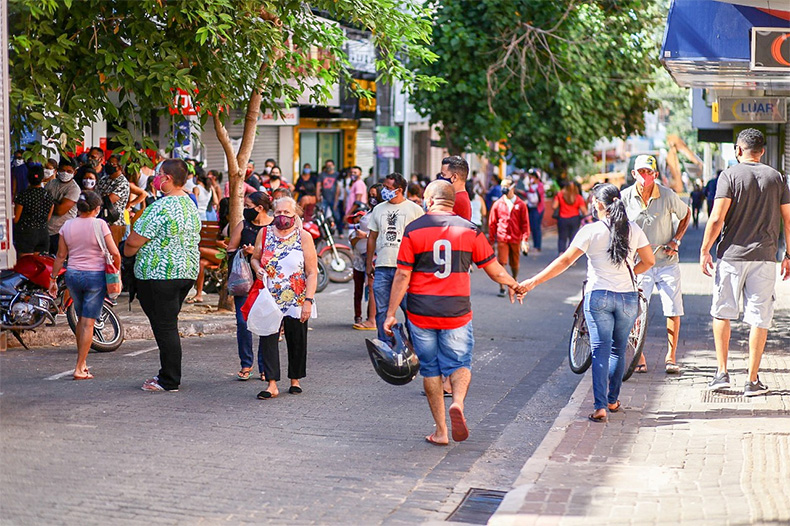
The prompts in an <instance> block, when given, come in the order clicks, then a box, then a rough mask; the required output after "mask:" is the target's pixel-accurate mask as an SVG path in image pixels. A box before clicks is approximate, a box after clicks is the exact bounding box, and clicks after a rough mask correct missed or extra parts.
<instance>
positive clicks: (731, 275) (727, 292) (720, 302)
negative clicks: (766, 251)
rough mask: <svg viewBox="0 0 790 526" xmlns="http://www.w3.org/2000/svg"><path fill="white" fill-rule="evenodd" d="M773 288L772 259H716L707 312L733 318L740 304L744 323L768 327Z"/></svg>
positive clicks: (720, 317)
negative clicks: (709, 306)
mask: <svg viewBox="0 0 790 526" xmlns="http://www.w3.org/2000/svg"><path fill="white" fill-rule="evenodd" d="M775 287H776V263H774V262H773V261H725V260H721V259H720V260H719V261H717V262H716V273H715V275H714V286H713V305H712V306H711V308H710V315H711V316H713V317H714V318H718V319H721V320H737V319H738V316H739V315H740V307H741V303H743V311H744V314H743V321H744V323H747V324H749V325H751V326H753V327H759V328H761V329H770V328H771V322H772V320H773V317H774V302H775V301H776V296H775V294H774V290H775Z"/></svg>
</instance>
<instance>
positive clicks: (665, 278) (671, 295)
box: [637, 263, 683, 318]
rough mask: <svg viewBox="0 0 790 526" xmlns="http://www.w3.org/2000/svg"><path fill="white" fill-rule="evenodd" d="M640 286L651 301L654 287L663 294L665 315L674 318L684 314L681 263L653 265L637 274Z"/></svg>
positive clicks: (659, 293)
mask: <svg viewBox="0 0 790 526" xmlns="http://www.w3.org/2000/svg"><path fill="white" fill-rule="evenodd" d="M637 279H638V280H639V286H640V287H641V288H642V292H644V294H645V298H647V301H648V302H650V296H652V295H653V289H655V290H657V291H658V295H659V296H661V305H662V306H663V307H664V316H666V317H667V318H672V317H675V316H683V294H682V293H681V292H680V265H678V264H677V263H673V264H670V265H665V266H663V267H653V268H651V269H649V270H648V271H647V272H645V273H644V274H640V275H639V276H637Z"/></svg>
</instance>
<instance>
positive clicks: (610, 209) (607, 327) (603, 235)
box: [522, 183, 655, 422]
mask: <svg viewBox="0 0 790 526" xmlns="http://www.w3.org/2000/svg"><path fill="white" fill-rule="evenodd" d="M592 195H593V206H594V207H595V208H594V209H595V212H596V214H597V215H598V218H599V219H600V221H598V222H595V223H592V224H589V225H586V226H584V227H582V229H581V230H579V232H578V233H577V234H576V236H575V237H574V238H573V241H572V242H571V245H570V247H568V249H567V250H566V251H565V252H564V253H562V254H561V255H560V256H559V257H558V258H557V259H555V260H554V261H553V262H551V263H550V264H549V265H548V266H547V267H546V268H545V269H543V270H542V271H541V272H540V273H538V274H537V275H535V276H534V277H532V278H530V279H528V280H526V281H524V282H522V286H524V287H525V288H526V290H527V291H530V290H532V289H534V288H535V287H536V286H537V285H539V284H541V283H543V282H545V281H548V280H550V279H552V278H554V277H557V276H559V275H560V274H562V273H563V272H565V270H566V269H567V268H568V267H570V266H571V265H572V264H573V263H574V262H575V261H576V260H577V259H579V257H580V256H581V255H582V254H587V286H586V287H585V295H584V318H585V320H586V321H587V327H588V328H589V330H590V345H591V347H592V375H593V395H594V398H595V411H594V412H593V413H591V414H590V415H589V417H588V418H589V419H590V420H592V421H593V422H606V408H607V407H608V408H609V411H611V412H613V413H616V412H617V411H619V410H620V401H619V400H618V397H619V395H620V386H621V385H622V383H623V370H624V368H625V349H626V345H627V343H628V334H629V333H630V332H631V327H633V325H634V321H636V315H637V311H638V307H639V295H638V293H637V288H636V283H635V280H636V278H635V275H636V274H641V273H642V272H645V271H646V270H648V269H649V268H650V267H652V266H653V265H654V264H655V256H654V255H653V251H652V250H651V248H650V243H649V242H648V241H647V237H646V236H645V233H644V232H643V231H642V229H641V228H639V226H637V224H636V223H633V222H631V221H628V216H627V215H626V212H625V205H624V204H623V202H622V201H620V191H619V190H618V189H617V187H616V186H614V185H612V184H608V183H606V184H599V185H597V186H595V187H594V188H593V189H592ZM636 254H638V255H639V262H638V263H636V264H634V258H635V255H636ZM607 383H608V393H607Z"/></svg>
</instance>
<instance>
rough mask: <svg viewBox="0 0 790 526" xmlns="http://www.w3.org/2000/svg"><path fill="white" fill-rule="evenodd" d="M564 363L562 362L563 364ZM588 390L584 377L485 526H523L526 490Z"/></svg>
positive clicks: (558, 442) (544, 466)
mask: <svg viewBox="0 0 790 526" xmlns="http://www.w3.org/2000/svg"><path fill="white" fill-rule="evenodd" d="M563 363H564V362H563ZM590 389H592V377H591V376H590V375H589V374H585V375H584V378H582V380H581V382H579V385H578V386H576V390H574V391H573V394H572V395H571V398H570V400H569V401H568V403H567V404H566V405H565V407H564V408H563V409H562V410H561V411H560V413H559V414H558V415H557V418H556V420H554V424H553V425H552V426H551V429H550V430H549V432H548V433H547V434H546V437H545V438H544V439H543V441H542V442H541V443H540V445H539V446H538V449H536V450H535V453H534V454H533V455H532V456H531V457H530V458H529V460H527V462H526V464H524V467H523V468H521V473H520V474H519V476H518V478H517V479H516V481H515V482H514V483H513V489H511V490H510V491H508V492H507V494H506V495H505V498H504V499H503V500H502V503H501V504H500V505H499V507H498V508H497V510H496V511H495V512H494V514H493V515H491V518H490V519H489V520H488V523H487V524H488V525H489V526H519V525H522V524H524V515H523V513H521V512H520V510H521V506H522V504H524V498H525V497H526V495H527V493H528V492H529V490H530V489H532V487H533V486H534V485H535V483H536V482H537V480H538V478H540V476H541V474H542V473H543V471H544V470H545V469H546V466H547V465H548V463H549V460H550V459H551V455H552V453H553V452H554V450H555V449H556V448H557V446H558V445H559V444H560V442H562V439H563V438H564V437H565V432H566V431H567V429H568V426H570V424H571V423H572V422H574V421H575V420H576V415H577V414H578V412H579V408H580V407H581V405H582V402H584V399H585V398H586V396H587V393H589V391H590Z"/></svg>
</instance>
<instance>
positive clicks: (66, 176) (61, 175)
mask: <svg viewBox="0 0 790 526" xmlns="http://www.w3.org/2000/svg"><path fill="white" fill-rule="evenodd" d="M72 179H74V173H73V172H65V171H64V172H58V181H60V182H61V183H68V182H69V181H71V180H72Z"/></svg>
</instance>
